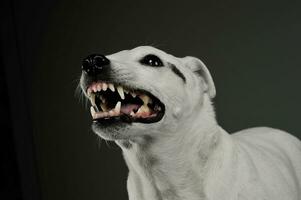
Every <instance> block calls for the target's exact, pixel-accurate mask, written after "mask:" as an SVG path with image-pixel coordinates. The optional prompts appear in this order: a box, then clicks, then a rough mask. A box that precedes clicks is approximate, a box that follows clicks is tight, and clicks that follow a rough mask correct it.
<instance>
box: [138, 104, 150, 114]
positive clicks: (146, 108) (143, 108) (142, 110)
mask: <svg viewBox="0 0 301 200" xmlns="http://www.w3.org/2000/svg"><path fill="white" fill-rule="evenodd" d="M144 112H145V113H146V112H150V110H149V107H148V106H145V105H143V106H141V107H140V108H139V110H138V111H137V113H144Z"/></svg>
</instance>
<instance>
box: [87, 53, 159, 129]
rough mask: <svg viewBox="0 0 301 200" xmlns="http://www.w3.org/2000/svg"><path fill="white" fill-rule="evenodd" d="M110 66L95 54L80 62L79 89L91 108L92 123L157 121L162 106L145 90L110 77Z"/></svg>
mask: <svg viewBox="0 0 301 200" xmlns="http://www.w3.org/2000/svg"><path fill="white" fill-rule="evenodd" d="M111 67H112V66H111V62H110V60H109V59H108V58H106V57H105V56H103V55H99V54H92V55H90V56H88V57H87V58H85V59H84V60H83V62H82V71H83V75H84V76H83V77H84V78H83V83H82V86H83V90H85V92H86V94H87V97H88V98H89V100H90V102H91V105H92V106H91V109H90V112H91V115H92V118H93V121H94V122H98V123H102V124H113V123H116V122H126V123H132V122H141V123H154V122H157V121H159V120H161V119H162V117H163V115H164V111H165V106H164V104H163V103H161V101H160V100H159V99H158V98H156V97H155V96H154V95H152V94H151V93H150V92H148V91H145V90H143V89H139V88H136V87H135V88H133V87H131V86H129V85H126V84H123V81H122V80H119V79H118V78H119V77H118V75H115V76H114V77H112V75H111ZM108 77H110V78H109V79H108Z"/></svg>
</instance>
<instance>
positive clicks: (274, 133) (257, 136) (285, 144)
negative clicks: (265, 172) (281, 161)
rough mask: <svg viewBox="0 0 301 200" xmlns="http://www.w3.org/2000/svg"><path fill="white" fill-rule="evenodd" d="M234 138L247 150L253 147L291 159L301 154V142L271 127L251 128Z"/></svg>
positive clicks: (233, 135)
mask: <svg viewBox="0 0 301 200" xmlns="http://www.w3.org/2000/svg"><path fill="white" fill-rule="evenodd" d="M232 137H233V138H234V140H236V141H237V142H238V143H239V144H240V145H241V146H246V148H247V149H248V148H249V147H251V148H256V149H261V150H264V151H266V152H270V153H272V154H274V153H278V155H281V154H282V155H283V156H285V155H286V156H289V157H291V156H294V155H299V154H300V153H301V141H300V140H299V139H298V138H296V137H295V136H293V135H291V134H289V133H288V132H285V131H283V130H280V129H275V128H269V127H256V128H249V129H244V130H241V131H238V132H236V133H233V134H232Z"/></svg>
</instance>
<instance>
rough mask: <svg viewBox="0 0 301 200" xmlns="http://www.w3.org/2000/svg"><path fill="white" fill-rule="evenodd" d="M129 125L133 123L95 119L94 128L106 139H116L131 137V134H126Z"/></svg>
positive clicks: (95, 131) (94, 130)
mask: <svg viewBox="0 0 301 200" xmlns="http://www.w3.org/2000/svg"><path fill="white" fill-rule="evenodd" d="M129 126H131V125H129V124H127V123H124V122H120V121H119V122H114V123H112V124H108V123H100V122H98V121H93V123H92V130H93V132H94V133H96V134H97V135H98V136H100V137H101V138H103V139H104V140H109V141H116V140H124V139H129V136H128V135H127V134H126V133H127V132H128V130H129Z"/></svg>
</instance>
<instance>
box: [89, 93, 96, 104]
mask: <svg viewBox="0 0 301 200" xmlns="http://www.w3.org/2000/svg"><path fill="white" fill-rule="evenodd" d="M90 101H91V104H92V106H96V104H95V94H93V93H91V94H90Z"/></svg>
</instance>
